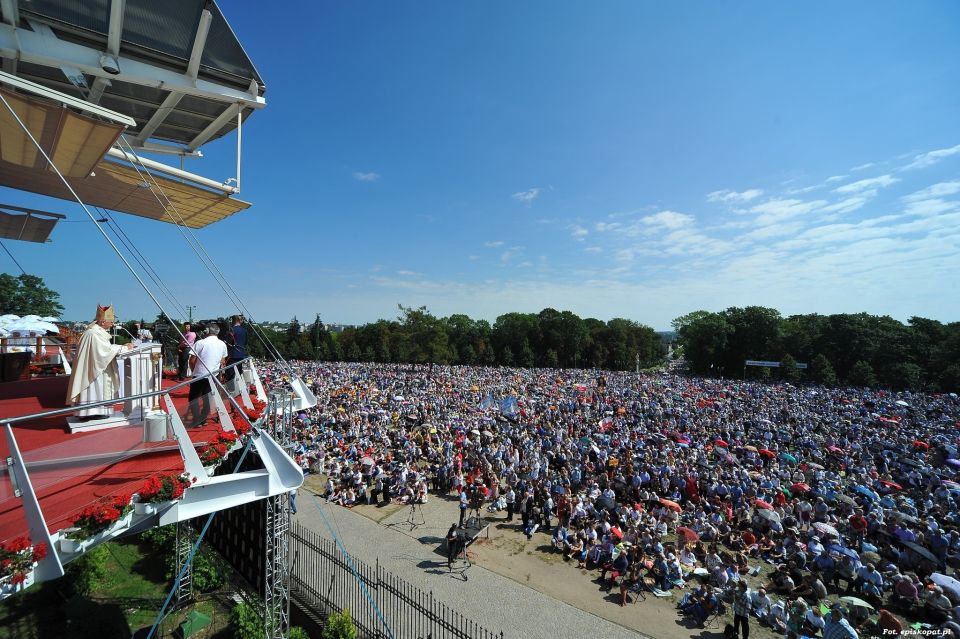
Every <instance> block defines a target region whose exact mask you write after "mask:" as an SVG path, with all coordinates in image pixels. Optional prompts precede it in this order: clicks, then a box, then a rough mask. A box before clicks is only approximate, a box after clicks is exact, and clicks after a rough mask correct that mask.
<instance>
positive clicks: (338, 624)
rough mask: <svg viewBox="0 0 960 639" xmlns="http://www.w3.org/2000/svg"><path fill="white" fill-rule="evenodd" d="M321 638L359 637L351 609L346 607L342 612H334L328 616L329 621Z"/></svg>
mask: <svg viewBox="0 0 960 639" xmlns="http://www.w3.org/2000/svg"><path fill="white" fill-rule="evenodd" d="M320 638H321V639H357V627H356V626H354V625H353V619H352V618H351V617H350V611H349V610H347V609H346V608H344V609H343V612H341V613H333V614H331V615H330V616H329V617H327V622H326V624H324V626H323V632H321V633H320Z"/></svg>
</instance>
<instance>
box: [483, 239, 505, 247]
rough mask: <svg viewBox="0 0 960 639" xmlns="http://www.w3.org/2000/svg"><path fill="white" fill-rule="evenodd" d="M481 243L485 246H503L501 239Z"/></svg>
mask: <svg viewBox="0 0 960 639" xmlns="http://www.w3.org/2000/svg"><path fill="white" fill-rule="evenodd" d="M483 245H484V246H485V247H487V248H500V247H501V246H503V241H502V240H495V241H493V242H484V243H483Z"/></svg>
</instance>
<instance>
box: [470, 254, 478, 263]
mask: <svg viewBox="0 0 960 639" xmlns="http://www.w3.org/2000/svg"><path fill="white" fill-rule="evenodd" d="M467 259H468V260H470V261H471V262H476V261H477V260H479V259H480V256H479V255H468V256H467Z"/></svg>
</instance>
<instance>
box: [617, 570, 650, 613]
mask: <svg viewBox="0 0 960 639" xmlns="http://www.w3.org/2000/svg"><path fill="white" fill-rule="evenodd" d="M643 587H644V583H643V564H642V563H641V562H639V561H638V562H635V563H633V564H631V565H630V568H629V569H628V570H627V573H626V574H625V575H624V576H623V578H622V579H621V580H620V606H621V607H623V606H625V605H626V603H627V591H631V592H640V589H641V588H643Z"/></svg>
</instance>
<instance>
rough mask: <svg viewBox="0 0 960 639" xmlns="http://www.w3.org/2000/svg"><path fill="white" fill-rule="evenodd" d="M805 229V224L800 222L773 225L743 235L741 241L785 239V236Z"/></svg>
mask: <svg viewBox="0 0 960 639" xmlns="http://www.w3.org/2000/svg"><path fill="white" fill-rule="evenodd" d="M802 229H803V224H802V223H800V222H790V223H788V224H771V225H769V226H761V227H760V228H758V229H754V230H753V231H750V232H749V233H747V234H745V235H742V236H741V237H740V238H739V239H741V240H766V239H769V238H771V237H783V236H784V235H794V234H795V233H797V232H799V231H800V230H802Z"/></svg>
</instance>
